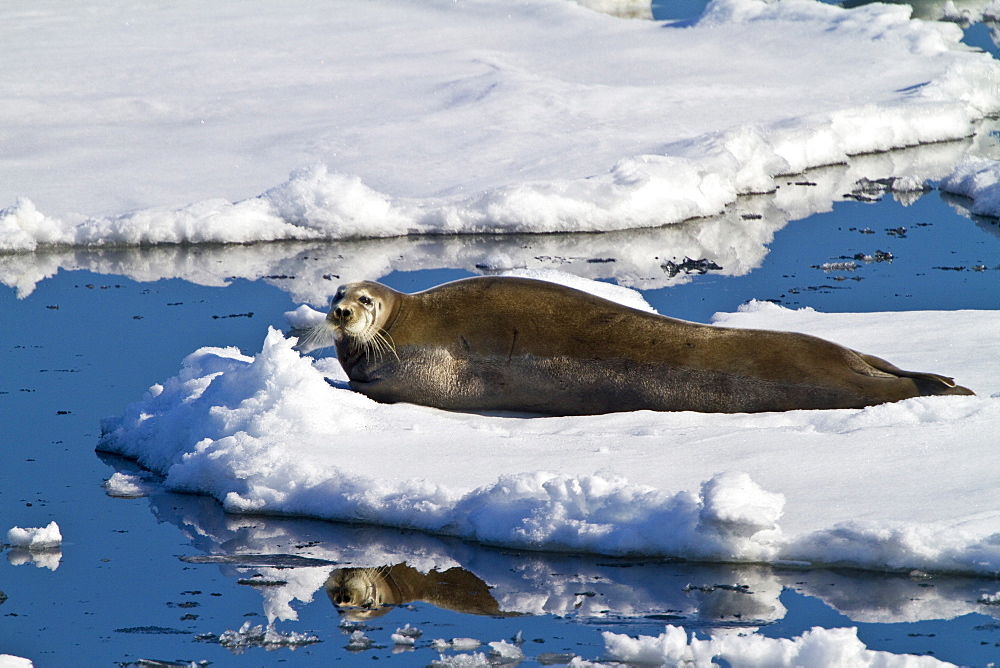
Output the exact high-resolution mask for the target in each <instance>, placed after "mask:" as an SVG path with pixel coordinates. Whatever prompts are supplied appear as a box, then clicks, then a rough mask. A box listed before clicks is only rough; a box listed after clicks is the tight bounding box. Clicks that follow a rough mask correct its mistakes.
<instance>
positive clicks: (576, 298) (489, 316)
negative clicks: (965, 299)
mask: <svg viewBox="0 0 1000 668" xmlns="http://www.w3.org/2000/svg"><path fill="white" fill-rule="evenodd" d="M323 326H324V327H326V328H329V329H332V331H333V333H334V336H335V338H336V346H337V356H338V358H339V360H340V363H341V365H342V366H343V367H344V370H345V371H346V372H347V375H348V377H349V378H350V386H351V387H352V388H353V389H355V390H357V391H359V392H361V393H363V394H365V395H367V396H369V397H371V398H372V399H375V400H376V401H381V402H386V403H393V402H400V401H403V402H410V403H416V404H424V405H428V406H435V407H438V408H444V409H449V410H460V411H518V412H529V413H540V414H547V415H586V414H597V413H609V412H615V411H631V410H642V409H649V410H659V411H700V412H723V413H738V412H760V411H786V410H794V409H810V408H860V407H863V406H870V405H874V404H880V403H885V402H889V401H899V400H901V399H908V398H910V397H916V396H922V395H936V394H966V395H967V394H972V392H971V391H970V390H968V389H966V388H963V387H957V386H956V385H955V384H954V382H952V380H951V379H950V378H946V377H944V376H938V375H936V374H930V373H915V372H910V371H903V370H902V369H898V368H897V367H895V366H893V365H892V364H889V363H888V362H886V361H884V360H881V359H879V358H877V357H872V356H869V355H864V354H861V353H857V352H855V351H853V350H849V349H847V348H844V347H843V346H839V345H837V344H835V343H831V342H830V341H826V340H823V339H820V338H817V337H814V336H808V335H805V334H797V333H792V332H778V331H766V330H751V329H729V328H723V327H715V326H711V325H701V324H697V323H690V322H685V321H683V320H677V319H674V318H668V317H665V316H661V315H656V314H652V313H646V312H643V311H638V310H636V309H632V308H629V307H627V306H622V305H620V304H617V303H615V302H611V301H608V300H606V299H602V298H600V297H596V296H594V295H591V294H589V293H586V292H581V291H579V290H574V289H572V288H568V287H565V286H562V285H558V284H555V283H549V282H546V281H538V280H531V279H524V278H511V277H506V278H504V277H481V278H469V279H463V280H460V281H455V282H453V283H446V284H444V285H440V286H437V287H435V288H431V289H430V290H427V291H425V292H420V293H416V294H412V295H408V294H404V293H400V292H396V291H394V290H392V289H391V288H388V287H386V286H384V285H381V284H379V283H372V282H368V281H362V282H357V283H350V284H347V285H345V286H343V287H341V288H340V289H339V290H338V292H337V295H336V296H335V297H334V300H333V302H332V305H331V310H330V313H329V314H328V316H327V321H326V323H325V325H323Z"/></svg>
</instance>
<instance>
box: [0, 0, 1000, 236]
mask: <svg viewBox="0 0 1000 668" xmlns="http://www.w3.org/2000/svg"><path fill="white" fill-rule="evenodd" d="M241 7H242V10H243V11H241V13H240V14H239V15H233V14H232V13H231V12H228V11H227V10H225V9H223V8H209V9H206V8H205V7H203V6H202V5H200V4H197V5H196V4H195V3H193V2H192V0H187V1H186V2H178V3H169V4H168V5H156V4H155V3H154V4H152V5H143V6H142V7H141V8H136V9H134V10H133V15H132V16H131V17H130V21H129V22H127V23H123V22H112V21H108V20H107V17H106V16H105V15H104V14H102V13H101V12H92V13H84V12H82V10H76V9H71V8H63V11H65V12H68V16H69V20H64V21H49V20H47V19H48V18H51V17H50V16H49V15H48V14H46V12H44V11H43V12H39V13H38V14H37V15H34V16H31V17H27V16H18V17H17V20H13V19H11V18H10V17H9V16H5V15H4V14H3V13H0V26H17V27H18V29H17V30H13V29H8V30H4V29H3V28H0V40H3V41H4V43H5V44H6V45H7V46H8V51H9V52H10V53H11V54H13V55H12V58H13V60H12V61H11V62H10V63H8V65H9V67H8V72H9V73H10V77H8V83H7V84H5V87H4V88H0V99H2V100H3V101H4V103H5V104H3V105H0V123H2V124H3V125H4V127H11V128H16V129H17V132H15V134H14V135H13V136H14V137H16V138H17V139H16V141H13V142H11V143H10V144H9V145H8V146H7V148H6V150H5V161H4V165H3V172H2V174H0V175H2V178H0V184H2V186H0V188H2V190H0V202H5V203H9V204H8V205H7V208H6V209H4V210H3V211H2V212H0V250H6V251H25V250H33V249H35V248H38V247H40V246H50V245H73V246H81V245H82V246H100V247H108V246H123V245H152V244H166V243H188V242H190V243H202V242H206V243H207V242H230V243H245V242H250V241H269V240H276V239H300V240H316V239H327V240H329V239H350V238H361V237H365V238H368V237H392V236H399V235H410V234H455V233H508V234H509V233H519V232H520V233H535V232H554V231H593V230H604V231H607V230H621V229H629V228H636V227H656V226H660V225H663V224H666V223H675V222H678V221H681V220H685V219H689V218H692V217H696V216H706V215H710V214H715V213H718V212H719V211H721V210H722V209H723V207H724V206H725V205H727V204H728V203H731V202H732V201H733V200H734V199H735V197H736V196H737V194H738V193H747V192H761V191H770V190H773V189H774V188H775V185H776V183H775V180H774V177H775V176H776V175H779V174H789V173H797V172H801V171H802V170H805V169H808V168H810V167H814V166H817V165H825V164H832V163H838V162H843V161H845V160H846V159H847V157H848V156H851V155H855V154H859V153H868V152H875V151H885V150H888V149H891V148H898V147H902V146H911V145H916V144H922V143H927V142H936V141H942V140H947V139H955V138H958V137H965V136H968V135H970V134H972V132H973V130H974V127H975V123H976V122H977V121H978V120H979V119H981V118H983V117H984V115H986V114H989V113H992V112H994V111H996V110H997V109H1000V86H998V84H997V72H998V70H1000V65H998V64H997V63H996V62H995V61H993V60H992V59H991V58H990V57H989V56H988V55H986V54H982V53H973V52H971V51H970V50H968V49H965V48H964V47H962V46H961V45H960V43H959V40H960V39H961V30H960V29H959V28H958V27H957V26H955V25H953V24H944V23H934V22H922V21H918V20H912V19H910V17H909V12H910V10H909V8H908V7H904V6H893V5H868V6H863V7H858V8H855V9H850V10H845V9H843V8H840V7H835V6H832V5H828V4H824V3H820V2H814V1H812V0H794V1H789V2H781V3H766V2H762V1H761V0H714V1H713V2H712V3H710V4H709V6H708V8H707V9H706V11H705V13H704V15H703V16H702V17H701V18H700V19H699V20H697V21H695V22H694V23H684V24H680V23H677V24H671V23H658V22H653V21H624V20H620V19H615V18H611V17H608V16H605V15H601V14H598V13H595V12H591V11H588V10H586V9H584V8H582V7H580V6H578V5H576V4H574V3H569V2H553V1H550V0H532V1H531V2H524V3H518V4H517V5H515V6H506V5H504V6H499V5H496V4H495V3H489V2H468V3H462V4H461V5H457V6H456V5H454V4H453V3H449V2H445V1H444V0H440V1H437V2H426V3H404V2H399V1H398V0H382V1H379V2H372V3H366V4H365V5H364V6H362V7H357V8H355V11H352V12H350V13H343V12H328V11H326V10H325V9H323V8H320V7H318V6H316V5H313V4H311V3H305V2H301V1H300V2H297V3H293V5H291V6H289V5H282V6H281V7H276V6H273V5H271V4H269V3H265V2H261V1H259V0H258V1H257V2H253V3H250V4H245V5H242V6H241ZM52 11H55V10H52ZM192 17H197V21H194V20H193V19H192ZM289 17H295V19H296V20H295V21H294V23H292V22H290V21H289ZM5 18H6V19H7V20H2V19H5ZM222 25H224V26H225V30H220V29H219V28H220V26H222ZM123 26H124V27H123ZM32 28H33V29H32ZM123 30H126V31H127V32H124V33H123V32H122V31H123ZM207 31H211V32H207ZM209 34H210V35H211V38H207V37H208V35H209ZM220 34H224V35H226V36H228V39H226V38H223V39H221V40H220V39H219V35H220ZM379 34H392V35H393V36H394V37H393V39H391V40H382V39H372V35H379ZM137 43H141V44H142V45H143V48H142V49H135V48H133V47H134V45H135V44H137ZM93 44H100V45H102V46H101V51H100V53H96V52H94V51H93V47H92V46H89V45H93ZM581 44H587V48H586V49H581V48H580V45H581ZM73 45H75V46H76V47H78V48H70V47H71V46H73ZM84 45H87V46H84ZM247 45H252V46H247ZM57 46H58V47H59V48H56V47H57ZM81 48H82V49H83V53H84V54H89V55H92V56H93V57H81ZM14 56H16V57H14ZM733 63H739V64H740V67H739V68H734V67H733ZM149 72H156V76H149V74H148V73H149ZM817 72H821V73H822V76H821V77H817V75H816V73H817ZM95 80H99V81H102V82H105V85H102V88H101V89H100V90H94V89H93V88H92V87H91V86H90V84H89V83H87V82H91V81H95ZM39 81H45V82H47V84H46V85H39V84H38V83H37V82H39ZM123 126H125V127H128V128H129V129H130V131H129V132H128V133H121V132H119V131H118V128H120V127H123ZM43 130H44V131H43ZM53 146H58V147H59V150H58V152H57V153H56V155H55V156H54V155H53V151H52V148H51V147H53ZM288 173H291V176H290V177H289V179H288V180H287V181H286V182H285V183H282V184H280V185H278V186H273V187H268V186H269V185H271V184H274V183H275V181H276V180H277V179H278V178H280V176H278V175H284V174H288ZM52 174H60V175H64V174H72V178H71V179H66V178H60V179H58V180H57V179H54V178H53V177H52ZM257 193H260V194H259V195H257ZM254 195H257V196H254ZM185 202H193V203H191V204H183V203H185ZM72 211H82V212H84V214H73V213H70V212H72ZM123 211H128V213H122V212H123ZM46 212H48V213H46Z"/></svg>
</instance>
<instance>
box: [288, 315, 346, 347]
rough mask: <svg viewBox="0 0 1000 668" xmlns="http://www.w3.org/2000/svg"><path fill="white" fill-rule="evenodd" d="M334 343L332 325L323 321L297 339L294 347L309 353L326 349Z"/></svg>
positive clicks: (334, 337)
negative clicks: (318, 349)
mask: <svg viewBox="0 0 1000 668" xmlns="http://www.w3.org/2000/svg"><path fill="white" fill-rule="evenodd" d="M334 343H336V336H335V334H334V328H333V325H331V324H330V323H329V322H327V321H326V320H324V321H323V322H321V323H320V324H318V325H315V326H313V327H310V328H309V329H307V330H306V331H305V333H304V334H302V336H300V337H299V341H298V343H296V344H295V347H296V348H298V349H300V350H304V351H306V352H309V351H310V350H316V349H317V348H326V347H328V346H332V345H333V344H334Z"/></svg>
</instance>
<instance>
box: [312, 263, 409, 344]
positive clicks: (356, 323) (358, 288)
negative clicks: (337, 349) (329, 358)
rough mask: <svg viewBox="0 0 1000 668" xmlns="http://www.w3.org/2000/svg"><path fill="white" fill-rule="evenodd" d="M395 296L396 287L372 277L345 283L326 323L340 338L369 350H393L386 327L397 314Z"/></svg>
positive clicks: (338, 292) (334, 298)
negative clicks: (368, 279)
mask: <svg viewBox="0 0 1000 668" xmlns="http://www.w3.org/2000/svg"><path fill="white" fill-rule="evenodd" d="M395 298H396V293H395V292H394V291H393V290H391V289H390V288H387V287H385V286H384V285H380V284H378V283H373V282H371V281H357V282H355V283H347V284H346V285H342V286H340V287H339V288H338V289H337V294H335V295H334V296H333V299H332V300H331V301H330V312H329V313H328V314H327V316H326V327H328V328H329V329H330V330H331V331H332V332H333V336H334V338H335V339H336V340H337V341H338V342H346V343H349V344H351V345H352V347H355V348H360V349H364V350H365V351H366V352H374V353H381V352H384V351H386V350H389V351H392V350H393V346H392V340H391V339H390V338H389V337H388V335H387V334H386V332H385V327H386V325H387V323H388V322H389V318H390V317H391V316H392V314H393V306H394V304H395Z"/></svg>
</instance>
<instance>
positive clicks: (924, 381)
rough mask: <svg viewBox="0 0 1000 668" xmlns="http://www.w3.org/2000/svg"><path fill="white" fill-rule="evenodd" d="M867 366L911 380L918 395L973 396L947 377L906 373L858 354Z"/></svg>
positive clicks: (893, 366)
mask: <svg viewBox="0 0 1000 668" xmlns="http://www.w3.org/2000/svg"><path fill="white" fill-rule="evenodd" d="M858 355H860V356H861V359H863V360H864V361H865V362H867V363H868V364H869V366H871V367H873V368H875V369H877V370H879V371H882V372H884V373H890V374H892V375H893V376H898V377H899V378H911V379H913V382H914V383H916V385H917V387H918V388H919V390H920V394H921V395H924V396H927V395H937V394H962V395H974V394H975V392H973V391H972V390H970V389H968V388H965V387H962V386H960V385H956V384H955V379H954V378H950V377H948V376H942V375H940V374H936V373H927V372H923V371H907V370H906V369H900V368H899V367H898V366H896V365H895V364H892V363H890V362H887V361H885V360H884V359H882V358H881V357H875V356H874V355H865V354H863V353H858Z"/></svg>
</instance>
